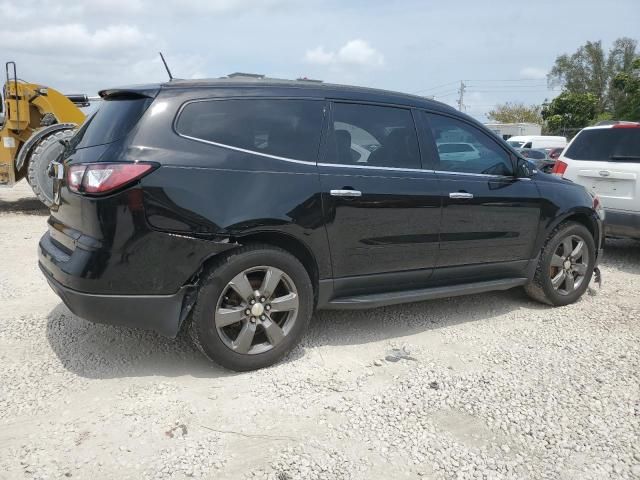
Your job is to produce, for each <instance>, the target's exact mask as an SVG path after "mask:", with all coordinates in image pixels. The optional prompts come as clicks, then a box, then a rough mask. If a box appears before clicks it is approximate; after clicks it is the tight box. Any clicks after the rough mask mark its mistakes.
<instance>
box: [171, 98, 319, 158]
mask: <svg viewBox="0 0 640 480" xmlns="http://www.w3.org/2000/svg"><path fill="white" fill-rule="evenodd" d="M323 106H324V102H322V101H317V100H284V99H283V100H280V99H238V100H214V101H197V102H192V103H188V104H187V105H186V106H185V107H184V109H183V110H182V112H181V114H180V117H179V118H178V121H177V123H176V130H177V132H178V133H179V134H181V135H185V136H188V137H191V138H196V139H200V140H206V141H209V142H213V143H217V144H221V145H225V146H229V147H235V148H241V149H243V150H250V151H253V152H257V153H263V154H266V155H274V156H278V157H284V158H288V159H294V160H303V161H308V162H315V161H316V159H317V155H318V147H319V144H320V131H321V128H322V115H323Z"/></svg>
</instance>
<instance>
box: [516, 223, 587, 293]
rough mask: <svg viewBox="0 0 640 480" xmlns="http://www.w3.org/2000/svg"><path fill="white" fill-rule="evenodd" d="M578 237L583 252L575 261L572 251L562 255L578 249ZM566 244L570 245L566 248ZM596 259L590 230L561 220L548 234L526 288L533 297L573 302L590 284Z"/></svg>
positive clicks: (578, 224)
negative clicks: (567, 255)
mask: <svg viewBox="0 0 640 480" xmlns="http://www.w3.org/2000/svg"><path fill="white" fill-rule="evenodd" d="M580 241H582V242H584V243H583V246H582V248H583V250H582V252H583V253H581V254H580V255H582V256H576V258H575V260H576V261H575V263H574V262H573V256H572V255H571V254H570V255H569V258H566V259H565V257H566V255H565V253H566V252H567V251H571V252H576V251H577V249H578V246H579V245H580ZM565 242H566V243H565ZM569 244H570V245H571V246H570V247H569V248H566V247H567V246H568V245H569ZM585 255H586V256H585ZM567 260H568V261H569V263H570V264H571V265H568V264H567V263H566V262H567ZM595 261H596V247H595V242H594V240H593V236H592V235H591V232H589V230H587V228H586V227H585V226H584V225H582V224H580V223H576V222H566V223H562V224H560V225H559V226H557V227H556V228H555V229H554V230H553V231H552V232H551V234H550V235H549V237H548V238H547V241H546V242H545V245H544V247H543V248H542V251H541V253H540V258H539V260H538V265H537V267H536V272H535V275H534V277H533V279H532V280H531V282H530V283H529V284H528V285H526V286H525V291H526V292H527V294H528V295H529V296H530V297H531V298H533V299H534V300H537V301H539V302H542V303H546V304H548V305H552V306H563V305H569V304H571V303H574V302H575V301H577V300H578V299H579V298H580V297H581V296H582V295H583V294H584V292H585V291H586V290H587V288H588V287H589V282H591V277H592V276H593V270H594V267H595ZM567 268H568V270H567ZM582 272H584V274H583V275H582V274H581V273H582ZM563 274H564V276H563ZM569 276H571V278H572V279H573V280H571V278H569ZM571 287H573V288H571Z"/></svg>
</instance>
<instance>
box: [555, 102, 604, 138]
mask: <svg viewBox="0 0 640 480" xmlns="http://www.w3.org/2000/svg"><path fill="white" fill-rule="evenodd" d="M596 115H598V98H597V97H596V96H595V95H594V94H593V93H573V92H562V93H561V94H560V95H558V96H557V97H556V98H554V99H553V100H552V101H551V102H549V103H545V104H544V105H543V106H542V118H544V120H545V124H546V125H545V126H546V130H547V131H548V132H550V133H558V134H568V133H572V132H573V131H576V130H578V129H581V128H584V127H586V126H587V125H589V124H591V123H592V122H593V120H594V118H595V117H596Z"/></svg>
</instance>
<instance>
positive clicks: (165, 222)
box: [129, 89, 331, 279]
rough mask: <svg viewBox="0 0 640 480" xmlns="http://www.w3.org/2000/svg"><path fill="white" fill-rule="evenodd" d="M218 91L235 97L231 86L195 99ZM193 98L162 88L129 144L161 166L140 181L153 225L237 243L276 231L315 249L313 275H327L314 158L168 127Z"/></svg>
mask: <svg viewBox="0 0 640 480" xmlns="http://www.w3.org/2000/svg"><path fill="white" fill-rule="evenodd" d="M241 93H242V92H237V95H238V96H240V94H241ZM253 93H254V94H256V95H257V94H260V93H261V92H253ZM288 94H289V96H290V93H289V92H288ZM222 95H224V96H225V97H227V96H234V91H230V89H224V91H220V90H218V89H210V91H207V92H204V93H203V94H202V95H200V96H198V97H197V98H206V97H207V96H209V97H216V96H222ZM269 96H277V95H273V94H271V95H269ZM194 98H196V97H194V94H193V92H180V91H175V90H172V91H170V92H166V91H164V92H161V93H160V95H159V96H158V98H156V101H155V102H154V104H153V105H152V106H151V107H150V108H149V110H148V111H147V112H146V113H145V118H143V120H144V121H143V122H141V123H140V128H139V129H138V130H137V132H136V134H135V136H134V137H133V139H132V141H131V144H130V147H129V154H130V157H131V159H134V158H135V159H136V160H141V161H152V162H157V163H159V164H160V165H161V167H160V168H159V169H157V170H156V171H154V172H153V173H152V174H150V175H149V176H147V177H145V178H144V179H143V180H142V182H141V185H142V187H143V191H144V199H143V201H144V206H145V212H146V215H147V221H148V222H149V224H150V225H151V226H152V228H155V229H157V230H160V231H164V232H173V233H177V234H181V235H189V236H195V237H199V238H220V237H228V238H230V239H232V240H237V241H239V242H241V241H242V237H245V236H247V235H251V234H256V233H265V232H274V231H275V232H278V233H281V234H285V235H288V236H290V237H293V238H295V239H297V240H298V241H299V242H301V243H302V244H303V245H305V246H306V247H307V249H308V250H309V251H310V252H312V253H313V254H314V256H315V260H316V263H317V265H318V274H319V277H320V278H321V279H322V278H327V277H330V273H331V272H330V259H329V249H328V244H327V237H326V231H325V229H324V219H323V218H322V208H321V203H320V202H321V200H320V193H319V192H320V188H319V177H318V172H317V166H316V164H315V163H311V162H296V161H287V160H280V159H274V158H269V157H265V156H261V155H257V154H252V153H246V152H241V151H236V150H232V149H229V148H225V147H220V146H215V145H211V144H207V143H203V142H200V141H196V140H192V139H188V138H184V137H181V136H179V135H178V134H177V133H176V132H175V131H174V129H173V123H174V118H175V114H176V112H178V110H179V108H180V106H181V105H182V104H183V103H184V102H186V101H187V100H192V99H194Z"/></svg>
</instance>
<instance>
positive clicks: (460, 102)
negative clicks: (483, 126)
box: [458, 80, 467, 112]
mask: <svg viewBox="0 0 640 480" xmlns="http://www.w3.org/2000/svg"><path fill="white" fill-rule="evenodd" d="M466 88H467V86H466V85H465V84H464V80H460V90H458V93H459V94H460V96H459V97H458V110H460V111H461V112H462V111H463V110H464V90H465V89H466Z"/></svg>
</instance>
